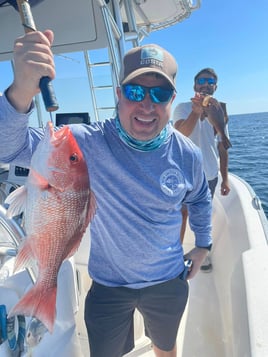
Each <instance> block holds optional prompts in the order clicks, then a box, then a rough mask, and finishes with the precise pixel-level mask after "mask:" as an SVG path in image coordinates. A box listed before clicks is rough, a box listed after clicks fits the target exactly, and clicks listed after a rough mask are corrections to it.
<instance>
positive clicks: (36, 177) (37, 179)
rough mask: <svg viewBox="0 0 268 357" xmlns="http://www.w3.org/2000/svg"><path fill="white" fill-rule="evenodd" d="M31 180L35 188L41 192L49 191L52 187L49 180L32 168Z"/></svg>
mask: <svg viewBox="0 0 268 357" xmlns="http://www.w3.org/2000/svg"><path fill="white" fill-rule="evenodd" d="M30 179H31V182H32V183H33V184H34V185H35V186H37V187H38V188H40V190H47V189H48V188H49V187H50V185H49V183H48V181H47V179H45V178H44V177H43V176H41V175H40V174H39V173H38V172H37V171H35V170H34V169H32V168H31V174H30Z"/></svg>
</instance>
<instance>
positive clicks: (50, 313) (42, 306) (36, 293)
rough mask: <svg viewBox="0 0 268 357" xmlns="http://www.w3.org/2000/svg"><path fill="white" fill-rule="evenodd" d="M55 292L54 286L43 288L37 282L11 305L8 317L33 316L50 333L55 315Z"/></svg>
mask: <svg viewBox="0 0 268 357" xmlns="http://www.w3.org/2000/svg"><path fill="white" fill-rule="evenodd" d="M56 293H57V287H56V286H55V287H51V288H48V289H44V288H43V287H40V286H39V285H38V284H37V285H36V286H34V287H33V288H32V289H31V290H29V291H28V292H27V294H25V295H24V296H23V297H22V299H21V300H20V301H19V302H18V303H17V304H16V305H15V306H14V307H13V309H12V310H11V311H10V312H9V314H8V317H11V316H15V315H25V316H35V317H36V318H37V319H38V320H40V321H41V322H42V323H43V324H44V325H45V326H46V328H47V329H48V331H49V332H50V333H52V332H53V326H54V321H55V317H56Z"/></svg>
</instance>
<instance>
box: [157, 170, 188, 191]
mask: <svg viewBox="0 0 268 357" xmlns="http://www.w3.org/2000/svg"><path fill="white" fill-rule="evenodd" d="M160 187H161V190H162V191H163V192H164V193H165V194H166V195H167V196H171V197H176V196H178V195H179V194H180V193H181V190H182V189H183V188H184V187H185V183H184V177H183V176H182V174H181V172H180V171H179V170H177V169H168V170H166V171H164V172H163V173H162V175H161V176H160Z"/></svg>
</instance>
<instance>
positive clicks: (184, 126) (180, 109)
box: [173, 98, 203, 136]
mask: <svg viewBox="0 0 268 357" xmlns="http://www.w3.org/2000/svg"><path fill="white" fill-rule="evenodd" d="M185 105H186V103H181V104H179V105H178V106H177V107H176V108H175V110H174V114H173V122H174V127H175V129H177V130H178V131H180V132H181V133H182V134H183V135H185V136H190V135H191V133H192V132H193V130H194V128H195V126H196V123H197V121H198V120H199V118H200V116H201V114H202V112H203V107H202V105H201V102H200V100H199V99H198V100H196V98H192V110H191V112H190V113H189V111H188V113H189V114H188V113H187V114H186V111H185V110H184V107H185Z"/></svg>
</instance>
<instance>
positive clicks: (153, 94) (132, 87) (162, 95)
mask: <svg viewBox="0 0 268 357" xmlns="http://www.w3.org/2000/svg"><path fill="white" fill-rule="evenodd" d="M122 90H123V93H124V96H125V97H126V98H127V99H128V100H130V101H131V102H142V101H143V100H144V98H145V96H146V94H147V93H149V95H150V98H151V101H152V102H153V103H157V104H159V103H167V102H169V101H170V99H171V97H172V95H173V93H174V89H172V88H164V87H145V86H141V85H139V84H130V83H129V84H124V85H123V86H122Z"/></svg>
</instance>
